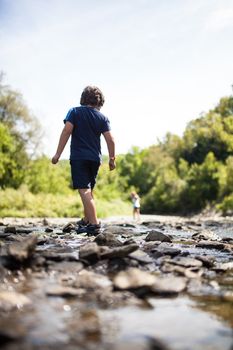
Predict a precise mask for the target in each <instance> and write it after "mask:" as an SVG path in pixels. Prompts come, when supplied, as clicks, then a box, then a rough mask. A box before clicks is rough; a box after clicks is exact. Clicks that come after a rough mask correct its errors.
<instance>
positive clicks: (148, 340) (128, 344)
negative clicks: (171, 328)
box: [111, 336, 170, 350]
mask: <svg viewBox="0 0 233 350" xmlns="http://www.w3.org/2000/svg"><path fill="white" fill-rule="evenodd" d="M111 349H112V350H169V349H170V348H168V347H167V345H166V344H164V342H163V341H160V340H159V339H156V338H152V337H149V336H147V337H139V336H138V337H137V336H136V337H133V339H132V338H130V339H124V340H122V341H119V342H117V343H116V344H113V346H111Z"/></svg>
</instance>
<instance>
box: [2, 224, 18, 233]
mask: <svg viewBox="0 0 233 350" xmlns="http://www.w3.org/2000/svg"><path fill="white" fill-rule="evenodd" d="M4 232H5V233H16V227H15V226H6V227H5V229H4Z"/></svg>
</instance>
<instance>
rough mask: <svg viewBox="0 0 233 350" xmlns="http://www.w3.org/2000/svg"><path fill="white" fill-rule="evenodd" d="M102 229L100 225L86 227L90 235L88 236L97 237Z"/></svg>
mask: <svg viewBox="0 0 233 350" xmlns="http://www.w3.org/2000/svg"><path fill="white" fill-rule="evenodd" d="M100 229H101V225H100V224H96V225H94V224H88V225H87V226H86V233H87V234H88V236H97V235H98V234H99V233H100Z"/></svg>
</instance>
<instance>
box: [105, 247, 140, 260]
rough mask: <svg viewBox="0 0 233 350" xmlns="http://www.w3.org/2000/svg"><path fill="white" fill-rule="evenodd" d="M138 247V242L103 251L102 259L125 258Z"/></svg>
mask: <svg viewBox="0 0 233 350" xmlns="http://www.w3.org/2000/svg"><path fill="white" fill-rule="evenodd" d="M137 249H138V245H137V244H129V245H126V246H122V247H116V248H112V249H110V248H109V249H108V250H105V251H104V252H101V259H113V258H124V257H126V256H128V255H129V254H131V253H133V252H134V251H135V250H137Z"/></svg>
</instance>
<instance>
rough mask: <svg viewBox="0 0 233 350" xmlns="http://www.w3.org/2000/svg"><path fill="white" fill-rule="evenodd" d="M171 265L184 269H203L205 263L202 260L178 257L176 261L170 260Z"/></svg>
mask: <svg viewBox="0 0 233 350" xmlns="http://www.w3.org/2000/svg"><path fill="white" fill-rule="evenodd" d="M169 263H170V264H174V265H179V266H184V267H196V268H199V267H202V265H203V263H202V261H200V260H197V259H194V258H189V257H183V256H177V257H175V258H174V259H170V260H169Z"/></svg>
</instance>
